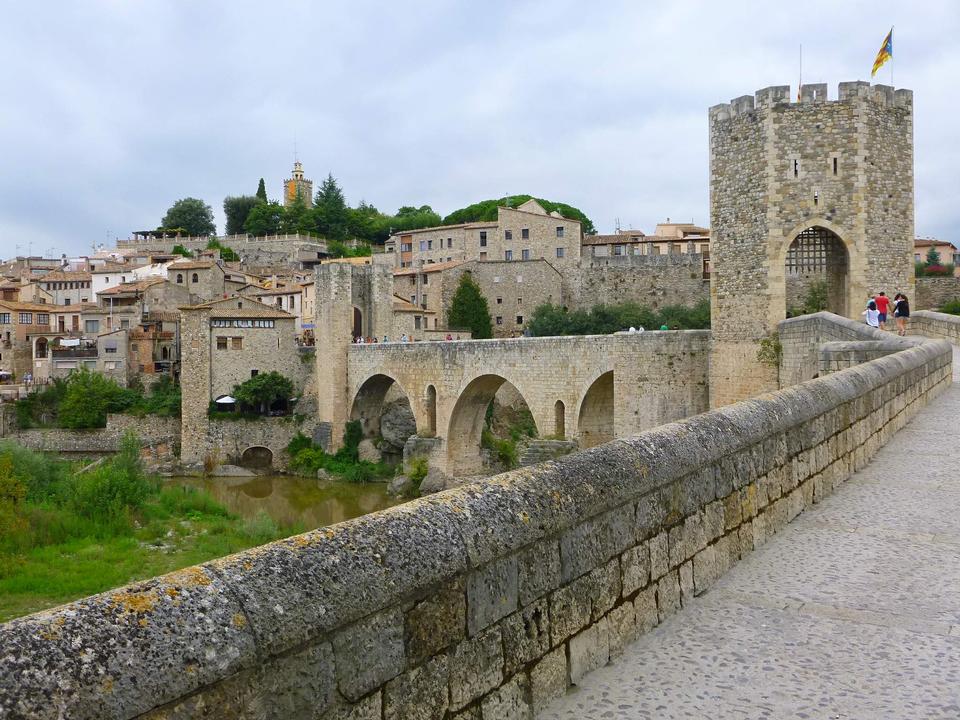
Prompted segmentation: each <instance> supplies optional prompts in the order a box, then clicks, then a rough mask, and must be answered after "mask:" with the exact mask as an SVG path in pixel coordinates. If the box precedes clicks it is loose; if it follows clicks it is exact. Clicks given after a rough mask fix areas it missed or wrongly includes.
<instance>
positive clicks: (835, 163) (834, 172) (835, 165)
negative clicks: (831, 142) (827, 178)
mask: <svg viewBox="0 0 960 720" xmlns="http://www.w3.org/2000/svg"><path fill="white" fill-rule="evenodd" d="M833 174H834V175H836V174H837V158H834V159H833Z"/></svg>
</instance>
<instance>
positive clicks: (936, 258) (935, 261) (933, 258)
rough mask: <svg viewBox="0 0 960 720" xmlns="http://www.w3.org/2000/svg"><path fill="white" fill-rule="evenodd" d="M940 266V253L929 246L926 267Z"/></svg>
mask: <svg viewBox="0 0 960 720" xmlns="http://www.w3.org/2000/svg"><path fill="white" fill-rule="evenodd" d="M939 264H940V253H939V252H937V249H936V248H935V247H933V246H932V245H931V246H930V249H929V250H927V265H939Z"/></svg>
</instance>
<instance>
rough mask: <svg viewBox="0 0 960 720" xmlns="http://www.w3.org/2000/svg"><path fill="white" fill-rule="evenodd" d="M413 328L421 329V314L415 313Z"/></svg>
mask: <svg viewBox="0 0 960 720" xmlns="http://www.w3.org/2000/svg"><path fill="white" fill-rule="evenodd" d="M413 329H414V330H419V329H420V316H419V315H414V316H413Z"/></svg>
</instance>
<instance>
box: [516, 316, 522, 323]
mask: <svg viewBox="0 0 960 720" xmlns="http://www.w3.org/2000/svg"><path fill="white" fill-rule="evenodd" d="M517 325H523V315H517Z"/></svg>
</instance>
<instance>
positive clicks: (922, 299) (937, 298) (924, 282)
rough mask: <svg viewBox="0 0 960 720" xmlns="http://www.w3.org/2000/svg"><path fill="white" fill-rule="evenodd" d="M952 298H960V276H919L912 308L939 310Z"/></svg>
mask: <svg viewBox="0 0 960 720" xmlns="http://www.w3.org/2000/svg"><path fill="white" fill-rule="evenodd" d="M950 300H960V277H943V278H932V277H930V278H917V291H916V295H915V296H914V298H913V300H912V302H911V308H910V309H911V310H938V309H939V308H940V307H942V306H943V305H944V304H945V303H947V302H949V301H950Z"/></svg>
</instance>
